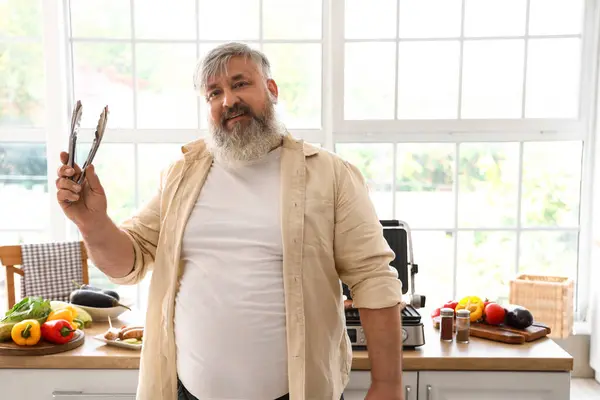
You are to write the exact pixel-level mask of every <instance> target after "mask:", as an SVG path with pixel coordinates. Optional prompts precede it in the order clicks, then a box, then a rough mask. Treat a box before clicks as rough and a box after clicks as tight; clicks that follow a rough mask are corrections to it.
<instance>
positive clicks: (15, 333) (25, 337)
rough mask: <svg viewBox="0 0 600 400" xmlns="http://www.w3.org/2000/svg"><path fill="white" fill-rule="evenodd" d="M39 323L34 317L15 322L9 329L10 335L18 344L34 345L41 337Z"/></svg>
mask: <svg viewBox="0 0 600 400" xmlns="http://www.w3.org/2000/svg"><path fill="white" fill-rule="evenodd" d="M40 331H41V329H40V323H39V322H38V321H37V320H35V319H26V320H23V321H21V322H17V323H16V324H15V325H14V326H13V328H12V329H11V331H10V336H11V338H12V340H13V342H15V343H16V344H18V345H19V346H35V345H36V344H38V342H39V341H40V337H41V332H40Z"/></svg>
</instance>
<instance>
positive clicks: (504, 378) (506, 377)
mask: <svg viewBox="0 0 600 400" xmlns="http://www.w3.org/2000/svg"><path fill="white" fill-rule="evenodd" d="M569 392H570V374H569V373H568V372H470V371H465V372H452V371H448V372H446V371H444V372H434V371H431V372H429V371H423V372H419V397H418V398H419V400H480V399H486V400H506V399H510V400H566V399H569V396H570V394H569Z"/></svg>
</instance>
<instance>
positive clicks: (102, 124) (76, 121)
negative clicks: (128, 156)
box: [68, 100, 108, 185]
mask: <svg viewBox="0 0 600 400" xmlns="http://www.w3.org/2000/svg"><path fill="white" fill-rule="evenodd" d="M81 115H82V105H81V101H79V100H77V104H76V105H75V109H74V110H73V115H72V116H71V134H70V135H69V161H68V165H69V167H71V168H74V167H75V149H76V147H77V133H78V132H79V126H80V124H81ZM107 119H108V106H105V107H104V108H103V109H102V113H101V114H100V118H99V119H98V125H97V126H96V132H94V136H95V137H94V141H93V142H92V148H91V149H90V152H89V154H88V156H87V159H86V160H85V162H84V163H83V165H82V166H81V174H80V175H79V179H78V180H77V181H76V182H77V184H78V185H81V184H82V183H83V180H84V179H85V171H86V168H87V167H88V166H89V165H90V164H91V163H92V161H94V157H95V156H96V152H97V151H98V147H100V142H101V141H102V137H103V136H104V130H105V129H106V121H107ZM70 179H71V180H73V181H75V176H73V177H71V178H70Z"/></svg>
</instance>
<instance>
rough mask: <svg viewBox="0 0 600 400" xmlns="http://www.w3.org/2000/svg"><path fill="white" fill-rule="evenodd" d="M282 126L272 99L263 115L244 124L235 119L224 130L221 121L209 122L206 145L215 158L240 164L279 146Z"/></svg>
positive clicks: (235, 164) (282, 130)
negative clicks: (230, 126) (229, 127)
mask: <svg viewBox="0 0 600 400" xmlns="http://www.w3.org/2000/svg"><path fill="white" fill-rule="evenodd" d="M283 135H284V129H283V126H282V125H281V124H280V123H279V121H278V120H277V118H276V116H275V106H274V103H273V102H272V101H270V102H269V103H268V104H267V107H266V109H265V110H264V113H263V115H262V117H252V118H251V120H250V122H249V124H248V125H247V126H243V125H242V124H241V123H236V124H234V126H233V129H231V130H227V129H226V128H224V127H223V126H222V125H221V124H218V125H217V124H215V123H214V122H212V121H210V122H209V135H208V138H207V141H206V142H207V145H208V149H209V151H210V152H211V153H212V154H213V156H214V158H215V159H216V160H217V161H219V162H222V163H224V164H228V165H230V166H242V165H244V164H248V163H249V162H252V161H255V160H259V159H261V158H262V157H264V156H266V155H267V154H268V153H269V152H270V151H271V150H273V149H274V148H276V147H278V146H279V145H280V144H281V142H282V139H283Z"/></svg>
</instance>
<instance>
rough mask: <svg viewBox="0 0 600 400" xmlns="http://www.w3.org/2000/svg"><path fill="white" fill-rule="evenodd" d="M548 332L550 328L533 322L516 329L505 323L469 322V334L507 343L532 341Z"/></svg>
mask: <svg viewBox="0 0 600 400" xmlns="http://www.w3.org/2000/svg"><path fill="white" fill-rule="evenodd" d="M549 333H550V328H548V327H547V326H546V325H543V324H540V323H534V324H533V325H531V326H530V327H528V328H526V329H517V328H512V327H509V326H506V325H487V324H481V323H471V330H470V334H471V336H474V337H479V338H483V339H489V340H494V341H496V342H503V343H509V344H523V343H525V342H532V341H534V340H537V339H540V338H543V337H545V336H546V335H548V334H549Z"/></svg>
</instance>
